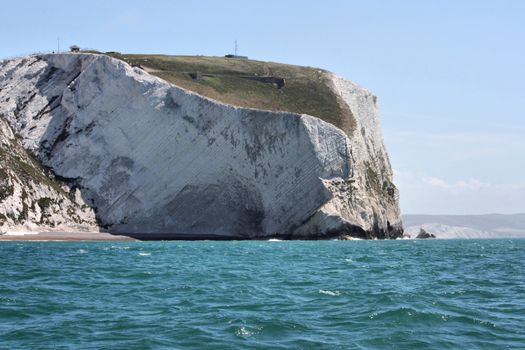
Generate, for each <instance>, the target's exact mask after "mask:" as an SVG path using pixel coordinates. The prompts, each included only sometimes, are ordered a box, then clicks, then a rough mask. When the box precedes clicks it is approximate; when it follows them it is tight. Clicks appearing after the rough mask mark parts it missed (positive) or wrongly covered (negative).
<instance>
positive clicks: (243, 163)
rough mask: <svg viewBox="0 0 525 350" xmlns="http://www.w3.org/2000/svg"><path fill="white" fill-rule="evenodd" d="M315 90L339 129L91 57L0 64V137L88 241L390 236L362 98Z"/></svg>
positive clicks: (369, 111)
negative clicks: (333, 103)
mask: <svg viewBox="0 0 525 350" xmlns="http://www.w3.org/2000/svg"><path fill="white" fill-rule="evenodd" d="M327 74H328V73H327ZM327 77H328V78H329V81H330V84H331V86H330V88H331V89H332V91H333V92H334V94H335V95H336V96H337V98H338V100H339V102H340V103H341V105H344V106H345V108H347V109H348V110H349V111H350V113H349V116H348V120H346V121H345V123H344V125H343V127H341V128H338V127H336V126H334V125H332V124H330V123H327V122H325V121H323V120H321V119H320V118H317V117H315V116H309V115H304V114H302V115H301V114H295V113H290V112H276V111H266V110H259V109H250V108H240V107H235V106H232V105H228V104H223V103H220V102H218V101H215V100H211V99H208V98H206V97H203V96H201V95H198V94H195V93H192V92H190V91H188V90H185V89H183V88H180V87H178V86H175V85H173V84H170V83H168V82H166V81H164V80H162V79H160V78H157V77H154V76H152V75H150V74H148V73H147V72H145V71H143V70H142V69H139V68H132V67H131V66H130V65H128V64H127V63H125V62H123V61H121V60H117V59H114V58H111V57H108V56H105V55H96V54H50V55H39V56H29V57H23V58H17V59H12V60H5V61H2V62H0V117H1V118H2V121H1V122H0V123H2V124H0V126H2V130H12V131H13V132H14V133H15V134H16V135H18V139H19V140H18V139H14V138H13V137H14V136H13V137H11V136H9V137H7V138H6V136H5V135H4V136H2V137H3V139H8V140H10V141H9V142H19V143H20V144H21V145H23V147H24V148H25V150H27V151H28V152H31V153H33V154H35V155H36V157H38V159H39V160H40V162H41V163H42V164H43V166H44V167H45V168H46V169H49V171H50V174H49V176H56V177H58V178H59V179H60V181H62V182H63V184H64V186H65V185H67V188H68V189H67V193H69V192H71V193H73V194H74V193H76V191H78V194H79V195H77V196H76V197H75V196H74V195H72V196H69V197H68V198H73V199H70V202H67V203H66V204H62V205H60V204H59V203H57V206H56V212H60V213H61V214H60V217H61V225H63V224H64V221H69V223H70V224H71V225H73V224H76V223H77V222H82V223H84V222H85V223H88V222H89V221H90V218H89V210H91V209H88V208H87V207H86V206H84V204H83V203H84V202H85V203H86V204H87V205H88V206H89V208H92V209H93V210H94V211H95V213H96V219H97V222H98V225H100V226H101V227H102V228H104V229H106V230H108V231H110V232H115V233H129V234H134V235H139V236H141V237H146V238H147V237H151V238H159V237H165V238H170V237H172V238H184V237H192V238H265V237H283V238H327V237H341V236H356V237H363V238H376V237H377V238H393V237H397V236H399V235H400V234H401V233H402V227H401V220H400V212H399V205H398V193H397V189H396V188H395V186H394V185H393V183H392V172H391V168H390V164H389V161H388V156H387V153H386V150H385V147H384V145H383V140H382V135H381V130H380V125H379V112H378V108H377V105H376V98H375V96H373V95H372V94H371V93H370V92H369V91H367V90H365V89H363V88H360V87H358V86H357V85H355V84H353V83H351V82H348V81H346V80H344V79H342V78H340V77H337V76H335V75H332V74H328V76H327ZM4 121H5V122H7V123H5V122H4ZM7 124H8V125H7ZM9 132H10V131H5V132H3V134H6V133H7V134H9ZM11 140H14V141H11ZM6 144H7V142H6ZM2 167H3V168H2V169H3V171H4V172H5V171H7V172H9V173H10V174H11V175H10V176H9V178H10V179H12V178H14V176H13V174H12V171H11V170H10V168H9V165H6V163H3V165H2ZM5 169H7V170H5ZM53 174H54V175H53ZM46 176H47V175H46ZM5 178H6V177H5V176H4V179H0V181H4V182H5ZM9 181H11V180H8V182H9ZM19 187H20V189H18V190H17V191H15V192H16V193H15V192H13V193H11V194H10V195H9V196H7V197H6V198H2V197H0V215H3V216H0V225H3V226H0V227H4V229H5V228H6V227H7V228H9V227H11V226H14V225H20V224H21V222H19V221H18V222H17V220H18V216H17V215H15V214H13V215H11V216H9V215H7V214H9V210H10V209H9V208H10V206H11V205H12V204H10V203H13V201H16V200H17V198H18V199H21V198H22V196H23V195H22V193H23V188H25V187H27V184H23V183H22V182H20V185H19ZM17 188H18V187H17ZM46 190H49V191H55V193H54V194H53V195H54V196H55V197H56V199H58V197H57V196H61V194H60V191H59V190H58V189H53V187H52V186H51V187H48V188H47V189H46ZM33 192H35V191H33ZM33 192H31V193H29V192H28V191H27V190H26V197H27V196H30V197H32V196H34V198H33V199H32V201H33V202H34V201H35V200H36V201H38V198H37V197H39V198H41V197H42V195H41V194H38V195H37V194H33ZM36 192H38V191H36ZM49 197H52V196H51V194H50V195H49ZM55 197H52V198H55ZM66 197H67V196H66ZM66 197H64V196H62V197H60V198H61V199H63V200H64V201H66V199H65V198H66ZM80 197H81V198H80ZM74 198H76V199H74ZM6 201H7V202H6ZM58 202H60V201H59V200H58ZM73 203H76V204H73ZM71 205H73V206H74V205H76V206H75V207H74V208H71V209H68V208H69V207H68V206H71ZM26 206H27V208H26V210H27V211H29V212H30V213H29V214H28V215H27V216H26V221H27V220H29V221H31V222H32V223H33V224H34V225H36V226H38V225H40V217H39V215H38V210H39V208H38V206H34V208H33V207H32V206H31V205H30V204H27V205H26ZM81 212H82V213H83V214H82V215H80V213H81ZM64 213H66V214H67V213H70V214H71V215H70V216H69V217H68V215H66V214H64ZM55 215H58V214H55ZM8 217H10V218H11V219H7V218H8Z"/></svg>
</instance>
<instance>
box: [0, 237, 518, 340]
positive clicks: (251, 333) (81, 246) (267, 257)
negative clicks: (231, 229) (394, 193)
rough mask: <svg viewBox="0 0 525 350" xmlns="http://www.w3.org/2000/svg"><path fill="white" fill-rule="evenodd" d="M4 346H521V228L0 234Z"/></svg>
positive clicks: (0, 326)
mask: <svg viewBox="0 0 525 350" xmlns="http://www.w3.org/2000/svg"><path fill="white" fill-rule="evenodd" d="M0 261H1V268H0V348H1V349H172V348H182V349H186V348H194V349H247V348H248V349H249V348H267V349H301V348H303V349H525V240H427V241H424V240H420V241H314V242H299V241H295V242H262V241H247V242H209V241H204V242H118V243H117V242H109V243H103V242H80V243H73V242H40V243H39V242H0Z"/></svg>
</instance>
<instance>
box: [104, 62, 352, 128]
mask: <svg viewBox="0 0 525 350" xmlns="http://www.w3.org/2000/svg"><path fill="white" fill-rule="evenodd" d="M107 54H108V55H110V56H112V57H114V58H118V59H121V60H123V61H125V62H127V63H129V64H131V65H140V66H142V67H143V68H144V69H145V70H147V71H148V72H149V73H151V74H153V75H156V76H158V77H160V78H162V79H164V80H166V81H168V82H170V83H173V84H175V85H178V86H181V87H183V88H185V89H187V90H190V91H194V92H196V93H199V94H201V95H204V96H207V97H209V98H212V99H215V100H218V101H221V102H224V103H228V104H232V105H235V106H241V107H249V108H260V109H267V110H273V111H289V112H295V113H301V114H303V113H304V114H309V115H312V116H316V117H319V118H321V119H323V120H325V121H327V122H329V123H331V124H333V125H335V126H337V127H339V128H341V129H343V130H345V131H346V132H347V133H348V134H350V133H351V131H352V129H353V118H352V115H351V112H350V110H349V109H348V107H347V106H346V104H344V103H342V101H341V100H340V98H339V97H338V96H337V95H336V94H335V93H334V92H333V90H332V89H331V88H330V86H329V84H330V82H329V78H328V77H327V75H326V71H324V70H321V69H318V68H312V67H300V66H293V65H287V64H279V63H272V62H261V61H254V60H246V59H235V58H225V57H204V56H166V55H135V54H120V53H116V52H108V53H107ZM196 76H198V78H197V79H195V78H196ZM263 77H274V78H283V79H284V80H285V85H284V86H283V87H281V88H280V87H278V86H277V85H276V84H273V83H269V82H262V81H257V80H252V79H258V78H263ZM261 80H262V79H261Z"/></svg>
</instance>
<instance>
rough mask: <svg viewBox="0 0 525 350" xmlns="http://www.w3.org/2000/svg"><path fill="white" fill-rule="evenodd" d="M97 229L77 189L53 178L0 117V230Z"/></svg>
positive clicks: (93, 215) (92, 215) (92, 213)
mask: <svg viewBox="0 0 525 350" xmlns="http://www.w3.org/2000/svg"><path fill="white" fill-rule="evenodd" d="M66 230H75V231H96V230H97V225H96V219H95V213H94V212H93V210H92V209H91V208H90V207H89V206H87V205H86V204H85V203H84V202H83V200H82V198H81V196H80V192H79V191H78V190H71V189H70V188H68V187H66V186H64V185H63V184H61V183H60V182H59V181H57V180H56V179H54V178H53V176H52V175H51V174H49V173H48V172H47V171H46V170H45V169H42V168H41V166H40V165H39V164H38V161H37V160H35V159H33V158H32V157H31V156H30V155H29V154H28V153H27V151H26V150H25V149H24V148H23V147H22V145H21V144H20V142H19V141H18V140H17V138H16V137H15V135H14V134H13V132H12V131H11V128H10V127H9V126H8V125H7V123H6V121H5V120H2V119H0V232H7V231H66Z"/></svg>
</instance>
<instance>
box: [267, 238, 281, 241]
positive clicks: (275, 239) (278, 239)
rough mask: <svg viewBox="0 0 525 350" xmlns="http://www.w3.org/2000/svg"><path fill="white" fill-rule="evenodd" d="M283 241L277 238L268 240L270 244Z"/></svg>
mask: <svg viewBox="0 0 525 350" xmlns="http://www.w3.org/2000/svg"><path fill="white" fill-rule="evenodd" d="M282 241H283V240H282V239H277V238H270V239H269V240H268V242H282Z"/></svg>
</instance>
